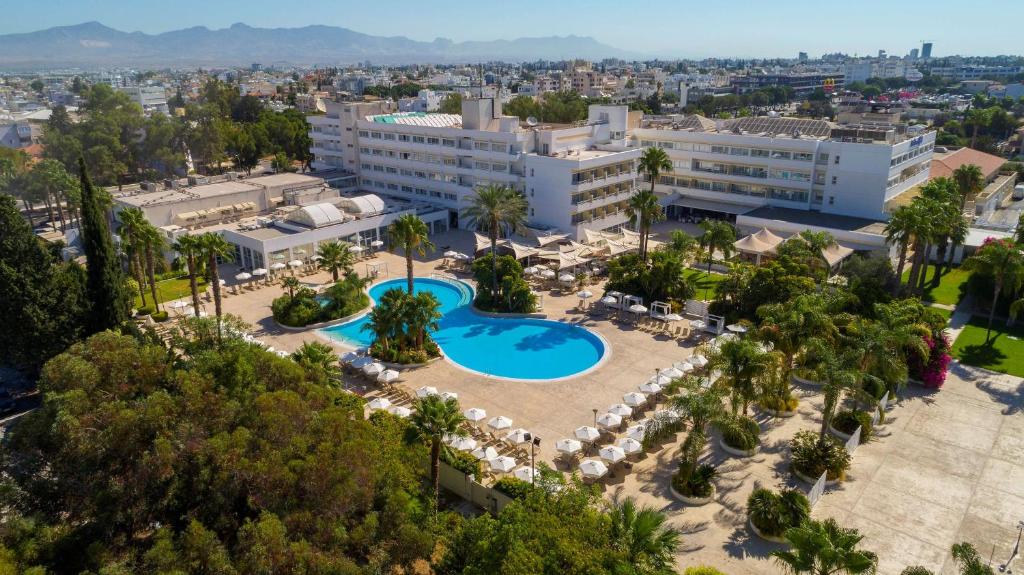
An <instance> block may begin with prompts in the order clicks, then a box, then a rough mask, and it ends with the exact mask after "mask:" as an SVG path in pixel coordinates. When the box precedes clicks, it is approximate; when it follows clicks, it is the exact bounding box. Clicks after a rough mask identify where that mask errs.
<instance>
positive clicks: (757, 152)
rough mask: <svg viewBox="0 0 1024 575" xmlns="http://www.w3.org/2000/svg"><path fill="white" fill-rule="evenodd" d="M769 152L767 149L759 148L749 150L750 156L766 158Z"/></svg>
mask: <svg viewBox="0 0 1024 575" xmlns="http://www.w3.org/2000/svg"><path fill="white" fill-rule="evenodd" d="M770 154H771V153H770V152H769V151H768V150H761V149H758V148H754V149H753V150H750V157H752V158H767V157H768V156H769V155H770Z"/></svg>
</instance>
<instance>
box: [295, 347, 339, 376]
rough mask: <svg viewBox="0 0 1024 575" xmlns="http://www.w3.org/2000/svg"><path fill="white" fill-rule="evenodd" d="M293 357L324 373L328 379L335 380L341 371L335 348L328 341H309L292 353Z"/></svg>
mask: <svg viewBox="0 0 1024 575" xmlns="http://www.w3.org/2000/svg"><path fill="white" fill-rule="evenodd" d="M291 357H292V359H293V360H295V363H298V364H299V365H301V366H302V367H304V368H306V369H307V370H309V371H313V372H316V373H322V374H323V375H324V377H326V378H327V380H328V381H334V380H335V378H336V377H337V376H338V374H339V373H340V369H339V368H338V360H337V356H335V354H334V349H333V348H332V347H331V346H329V345H327V344H326V343H321V342H319V341H307V342H303V344H302V345H301V346H300V347H299V349H297V350H295V351H294V352H293V353H292V356H291Z"/></svg>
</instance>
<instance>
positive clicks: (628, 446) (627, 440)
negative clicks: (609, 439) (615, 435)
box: [616, 437, 644, 455]
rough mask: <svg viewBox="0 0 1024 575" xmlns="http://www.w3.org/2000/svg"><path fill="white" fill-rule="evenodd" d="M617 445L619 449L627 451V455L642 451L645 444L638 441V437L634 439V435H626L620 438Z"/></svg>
mask: <svg viewBox="0 0 1024 575" xmlns="http://www.w3.org/2000/svg"><path fill="white" fill-rule="evenodd" d="M616 445H617V446H618V447H619V449H621V450H622V451H623V452H625V453H626V455H629V454H631V453H640V452H641V451H643V450H644V446H643V444H642V443H640V442H639V441H637V440H636V439H633V438H632V437H624V438H622V439H620V440H619V442H618V443H617V444H616Z"/></svg>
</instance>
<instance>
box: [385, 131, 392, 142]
mask: <svg viewBox="0 0 1024 575" xmlns="http://www.w3.org/2000/svg"><path fill="white" fill-rule="evenodd" d="M384 139H385V140H392V141H394V139H395V135H394V134H392V133H391V132H384Z"/></svg>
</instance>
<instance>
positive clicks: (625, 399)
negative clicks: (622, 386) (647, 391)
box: [622, 391, 647, 407]
mask: <svg viewBox="0 0 1024 575" xmlns="http://www.w3.org/2000/svg"><path fill="white" fill-rule="evenodd" d="M622 403H625V404H626V405H628V406H629V407H638V406H640V405H643V404H645V403H647V396H646V395H644V394H642V393H640V392H639V391H631V392H629V393H627V394H625V395H623V396H622Z"/></svg>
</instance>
